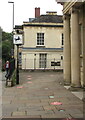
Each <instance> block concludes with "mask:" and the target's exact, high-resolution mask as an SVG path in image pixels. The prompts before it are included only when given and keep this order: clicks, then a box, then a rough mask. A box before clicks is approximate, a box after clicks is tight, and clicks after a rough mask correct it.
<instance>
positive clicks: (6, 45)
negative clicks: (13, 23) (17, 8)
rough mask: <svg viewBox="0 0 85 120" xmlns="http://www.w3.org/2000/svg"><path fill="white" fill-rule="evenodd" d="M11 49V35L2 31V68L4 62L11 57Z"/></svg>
mask: <svg viewBox="0 0 85 120" xmlns="http://www.w3.org/2000/svg"><path fill="white" fill-rule="evenodd" d="M11 49H13V35H12V33H7V32H4V31H2V70H3V68H4V63H5V62H6V61H7V60H10V58H11Z"/></svg>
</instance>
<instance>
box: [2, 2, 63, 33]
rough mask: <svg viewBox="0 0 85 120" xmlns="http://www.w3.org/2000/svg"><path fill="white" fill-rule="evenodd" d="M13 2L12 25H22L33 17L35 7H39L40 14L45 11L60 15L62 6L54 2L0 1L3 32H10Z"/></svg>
mask: <svg viewBox="0 0 85 120" xmlns="http://www.w3.org/2000/svg"><path fill="white" fill-rule="evenodd" d="M8 1H12V2H14V25H22V24H23V21H29V18H34V17H35V7H40V14H41V15H42V14H46V11H56V12H57V14H58V15H62V9H63V7H62V5H60V4H57V2H56V1H55V0H0V27H1V28H2V29H3V31H5V32H12V28H13V4H12V3H8Z"/></svg>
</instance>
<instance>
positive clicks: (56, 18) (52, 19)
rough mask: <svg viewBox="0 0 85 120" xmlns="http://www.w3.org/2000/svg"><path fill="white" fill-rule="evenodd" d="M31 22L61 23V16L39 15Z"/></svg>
mask: <svg viewBox="0 0 85 120" xmlns="http://www.w3.org/2000/svg"><path fill="white" fill-rule="evenodd" d="M32 22H45V23H63V18H62V16H61V15H41V16H39V17H37V18H35V19H34V20H33V21H32Z"/></svg>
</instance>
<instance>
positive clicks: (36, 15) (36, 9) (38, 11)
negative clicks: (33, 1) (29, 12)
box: [35, 7, 40, 18]
mask: <svg viewBox="0 0 85 120" xmlns="http://www.w3.org/2000/svg"><path fill="white" fill-rule="evenodd" d="M39 16H40V7H38V8H37V7H36V8H35V18H36V17H39Z"/></svg>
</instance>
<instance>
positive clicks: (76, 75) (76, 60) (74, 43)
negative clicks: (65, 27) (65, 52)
mask: <svg viewBox="0 0 85 120" xmlns="http://www.w3.org/2000/svg"><path fill="white" fill-rule="evenodd" d="M79 46H80V40H79V16H78V10H76V9H73V8H72V10H71V85H72V87H80V47H79Z"/></svg>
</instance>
